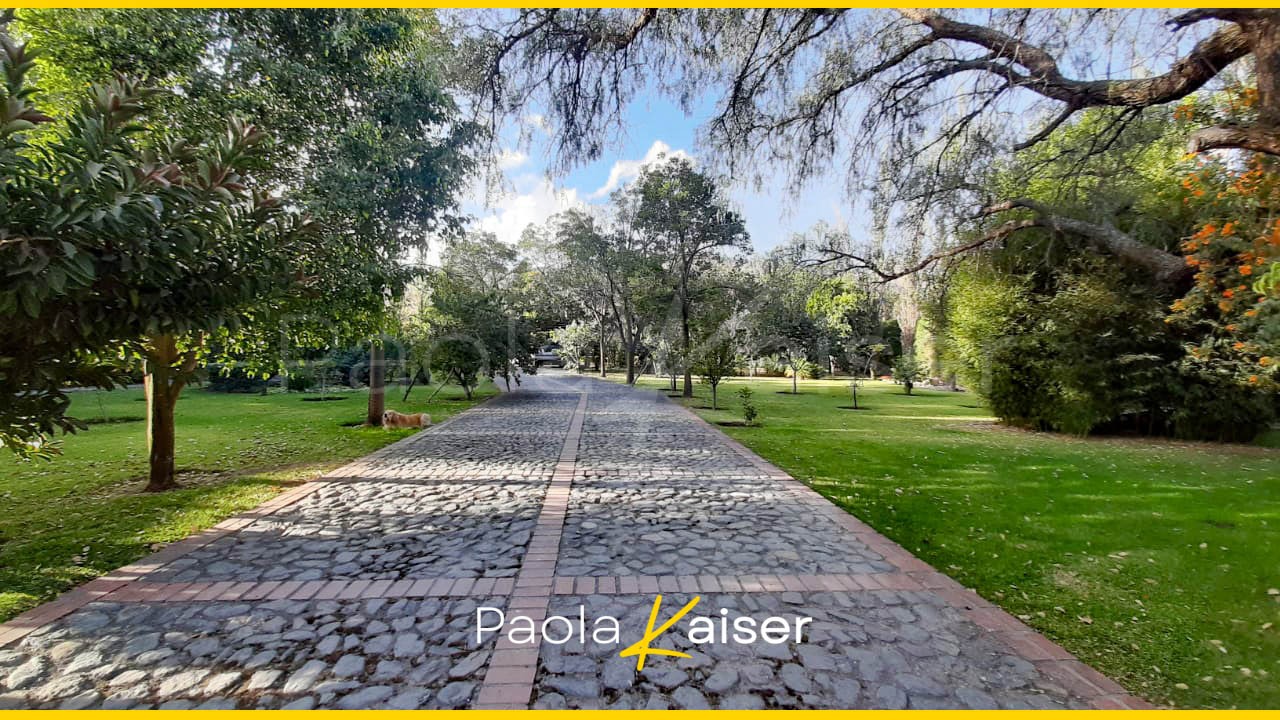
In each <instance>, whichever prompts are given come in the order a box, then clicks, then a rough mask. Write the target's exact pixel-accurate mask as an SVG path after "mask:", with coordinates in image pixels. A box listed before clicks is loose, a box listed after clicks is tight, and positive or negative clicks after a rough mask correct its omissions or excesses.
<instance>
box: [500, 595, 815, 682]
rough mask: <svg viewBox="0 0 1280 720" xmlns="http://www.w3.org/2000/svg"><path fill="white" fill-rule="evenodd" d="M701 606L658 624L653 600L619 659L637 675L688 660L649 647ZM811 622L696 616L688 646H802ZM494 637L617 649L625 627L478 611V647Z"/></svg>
mask: <svg viewBox="0 0 1280 720" xmlns="http://www.w3.org/2000/svg"><path fill="white" fill-rule="evenodd" d="M701 600H702V596H697V597H694V598H693V599H692V600H690V601H689V602H687V603H685V605H684V607H682V608H680V609H679V610H678V611H676V613H675V614H674V615H672V616H671V617H670V618H668V619H667V620H666V621H664V622H663V623H662V624H660V625H659V624H658V615H659V613H661V611H662V596H661V595H659V596H657V597H656V598H654V601H653V609H652V610H650V612H649V622H648V623H646V625H645V628H644V633H643V635H642V636H641V638H640V639H639V640H638V641H636V642H634V643H632V644H631V645H628V646H627V647H626V648H624V649H623V650H622V652H620V653H618V655H619V656H621V657H633V656H634V657H635V658H636V669H637V670H643V669H644V661H645V658H646V657H647V656H649V655H666V656H669V657H681V658H687V657H689V655H688V654H687V653H683V652H680V651H679V650H668V649H666V648H656V647H651V644H652V643H653V642H654V641H655V640H657V639H658V638H659V637H661V636H662V635H663V633H665V632H667V631H668V630H670V629H671V628H672V627H674V626H675V625H676V623H678V622H679V621H680V620H681V619H683V618H684V616H685V615H688V614H689V611H691V610H693V608H694V607H696V606H697V605H698V603H699V601H701ZM811 622H813V618H811V617H807V616H806V617H801V616H797V617H792V618H786V617H781V616H777V615H771V616H769V617H766V618H764V619H763V620H756V619H755V618H752V617H747V616H739V617H735V618H732V619H730V618H729V610H728V609H727V608H720V610H719V612H718V613H714V614H712V615H696V616H693V617H691V618H689V620H688V622H687V623H685V627H684V628H683V629H684V632H685V636H686V637H687V638H688V639H689V642H690V643H692V644H694V645H706V644H708V643H735V644H738V645H750V644H752V643H755V642H758V641H763V642H766V643H769V644H770V645H782V644H784V643H787V642H797V643H798V642H802V641H803V637H804V627H805V625H808V624H809V623H811ZM493 633H505V635H506V638H507V640H508V642H511V643H512V644H515V645H532V644H534V643H537V642H538V640H539V638H541V640H542V642H545V643H550V644H552V645H563V644H565V643H567V642H570V641H577V642H580V643H582V644H586V643H588V642H594V643H598V644H601V645H616V644H619V643H620V642H622V625H621V623H619V622H618V619H617V618H615V617H613V616H612V615H601V616H599V617H595V618H591V620H590V621H588V619H587V611H586V608H585V607H583V606H582V605H579V606H578V613H577V617H569V616H565V615H552V616H550V617H548V618H546V619H544V620H542V621H541V622H539V621H537V620H534V619H533V618H531V617H529V616H528V615H512V616H510V617H508V616H507V614H506V613H504V612H503V611H502V610H500V609H498V608H495V607H478V608H476V642H484V640H485V639H486V638H488V637H489V636H490V635H491V634H493Z"/></svg>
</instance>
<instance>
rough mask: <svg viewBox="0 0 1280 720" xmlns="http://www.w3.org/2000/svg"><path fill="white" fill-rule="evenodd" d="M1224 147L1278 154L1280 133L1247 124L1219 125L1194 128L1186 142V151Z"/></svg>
mask: <svg viewBox="0 0 1280 720" xmlns="http://www.w3.org/2000/svg"><path fill="white" fill-rule="evenodd" d="M1225 148H1232V149H1238V150H1252V151H1254V152H1260V153H1266V154H1268V155H1280V133H1277V132H1276V131H1275V130H1268V129H1264V128H1260V127H1251V126H1247V125H1219V126H1217V127H1208V128H1201V129H1200V130H1196V131H1195V132H1193V133H1191V139H1190V141H1189V142H1188V143H1187V151H1188V152H1193V153H1197V152H1200V151H1202V150H1217V149H1225Z"/></svg>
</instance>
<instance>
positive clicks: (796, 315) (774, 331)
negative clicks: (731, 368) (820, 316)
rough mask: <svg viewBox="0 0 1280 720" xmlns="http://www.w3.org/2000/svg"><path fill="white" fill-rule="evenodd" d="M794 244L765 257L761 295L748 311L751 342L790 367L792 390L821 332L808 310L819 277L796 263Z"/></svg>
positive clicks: (795, 389) (794, 391)
mask: <svg viewBox="0 0 1280 720" xmlns="http://www.w3.org/2000/svg"><path fill="white" fill-rule="evenodd" d="M796 250H797V248H796V247H795V246H794V245H792V246H783V247H781V248H777V249H775V250H774V251H773V252H772V253H771V254H770V256H769V257H768V258H767V260H766V261H765V263H764V265H763V268H762V273H761V275H762V277H761V280H760V287H761V291H760V295H759V296H758V297H757V298H756V299H755V301H754V304H753V307H752V312H751V316H750V318H751V337H752V340H751V342H752V345H753V346H754V348H755V349H756V351H757V352H758V353H776V354H777V355H779V356H780V357H781V358H782V360H783V361H784V362H785V363H786V365H787V367H788V368H790V370H791V392H792V393H798V392H800V388H799V378H800V375H801V374H802V373H803V369H804V367H805V365H806V364H807V363H808V362H809V359H810V358H811V357H813V356H814V355H815V354H816V352H817V348H818V344H819V341H820V339H821V336H822V333H821V329H820V328H819V326H818V323H817V322H816V321H815V320H814V319H813V316H812V315H811V314H810V313H809V310H808V301H809V296H810V295H811V294H812V293H813V291H814V288H815V287H816V285H817V282H818V278H817V277H816V276H815V275H814V274H813V273H812V272H809V271H808V270H807V269H805V268H802V267H799V266H798V265H797V256H796Z"/></svg>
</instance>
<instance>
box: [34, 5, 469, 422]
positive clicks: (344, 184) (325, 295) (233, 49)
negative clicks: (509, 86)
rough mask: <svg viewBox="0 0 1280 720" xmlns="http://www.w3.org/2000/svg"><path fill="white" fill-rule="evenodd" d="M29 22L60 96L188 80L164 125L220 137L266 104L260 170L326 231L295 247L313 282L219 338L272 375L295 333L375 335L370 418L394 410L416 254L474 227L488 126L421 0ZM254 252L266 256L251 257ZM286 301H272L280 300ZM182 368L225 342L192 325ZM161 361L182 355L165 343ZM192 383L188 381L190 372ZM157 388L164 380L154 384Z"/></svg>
mask: <svg viewBox="0 0 1280 720" xmlns="http://www.w3.org/2000/svg"><path fill="white" fill-rule="evenodd" d="M19 27H20V30H21V32H23V33H24V34H26V35H28V36H30V37H32V38H34V39H35V40H37V41H38V42H40V43H41V44H42V45H43V46H44V47H45V48H47V51H48V52H47V54H46V56H45V59H44V60H43V61H42V64H41V67H40V72H41V73H42V75H44V76H47V77H49V78H50V79H51V82H53V83H54V85H55V87H53V88H52V90H53V92H52V93H51V94H52V100H53V101H54V102H55V103H63V104H65V103H68V102H70V101H69V100H68V98H69V97H71V95H72V94H73V93H74V92H75V89H76V88H78V87H83V86H84V85H85V84H87V83H89V82H94V81H98V80H101V79H106V78H109V77H110V76H111V74H112V73H113V72H121V71H125V72H129V73H132V74H135V75H138V76H142V77H146V78H148V80H149V82H151V83H152V84H154V85H156V86H158V87H161V88H165V89H169V90H172V92H170V93H164V94H160V95H157V96H156V98H155V99H154V100H153V102H152V105H154V111H155V115H154V117H153V118H152V119H151V123H152V124H153V126H155V127H157V128H161V127H162V128H165V129H166V130H167V131H168V132H170V133H172V134H173V135H175V136H178V137H182V136H187V137H207V136H209V135H210V134H211V133H213V132H216V125H217V122H218V118H220V117H225V116H226V115H228V114H232V115H237V116H248V117H253V118H255V119H256V120H258V121H259V123H260V126H262V127H264V128H265V129H267V130H268V131H269V132H270V134H271V136H272V138H273V142H271V143H269V144H263V145H262V146H261V147H260V148H259V152H260V153H261V156H262V159H263V162H262V163H261V166H260V167H259V168H258V169H257V170H256V177H257V178H258V179H259V180H260V181H261V182H263V183H266V184H269V185H270V186H272V187H278V188H281V189H283V190H284V191H285V192H287V193H288V195H289V197H290V202H291V203H292V204H294V205H301V206H302V207H303V208H304V209H305V210H306V211H307V212H308V213H309V214H310V215H311V216H313V217H314V218H315V219H316V225H315V227H316V234H317V235H318V236H321V237H320V239H318V240H317V241H315V242H311V243H309V244H308V245H306V246H305V247H298V248H295V252H294V255H293V257H292V258H291V262H290V266H291V268H292V269H293V272H294V274H295V280H297V284H300V285H302V286H303V288H302V291H300V292H295V293H290V294H289V295H287V296H286V297H284V298H281V299H279V300H278V301H277V302H274V303H272V304H270V305H263V306H260V307H259V308H258V311H257V312H255V314H254V315H253V316H252V319H253V321H254V322H253V323H252V324H251V325H252V330H251V331H247V330H246V328H247V327H249V325H248V324H245V323H241V324H240V326H237V327H231V326H229V325H228V326H223V327H222V328H221V329H220V331H219V333H220V336H219V338H218V343H217V345H218V346H219V347H222V348H226V349H228V351H229V352H231V351H234V352H235V353H236V354H238V355H239V356H240V357H241V358H247V359H249V360H250V365H251V367H250V369H252V370H255V371H259V372H264V373H265V372H268V371H269V370H270V369H273V368H275V367H278V366H279V364H280V363H281V362H283V361H284V360H286V359H287V358H286V357H285V355H286V353H287V352H288V347H286V346H285V345H284V344H283V343H280V344H277V343H273V342H270V341H268V338H271V337H272V336H273V335H274V333H271V334H268V333H266V332H265V330H266V327H267V326H268V323H270V322H273V321H277V320H278V321H281V323H282V324H280V325H279V327H278V329H279V331H280V332H279V336H280V337H281V338H287V339H288V340H289V341H290V342H289V345H291V346H302V347H306V346H311V347H315V346H322V347H328V346H331V345H332V344H334V343H335V342H336V343H337V344H338V345H346V344H349V343H351V342H353V341H355V340H357V339H366V340H369V339H372V342H371V343H370V347H371V362H370V369H371V373H370V375H371V378H370V379H371V380H372V383H371V392H370V407H369V410H370V415H371V417H370V421H380V416H381V408H382V398H383V391H382V382H381V379H382V377H383V375H384V373H385V361H384V360H383V351H382V342H381V338H382V337H383V335H384V334H385V333H386V332H387V331H388V330H389V329H390V327H391V325H392V319H393V318H392V314H391V313H390V309H391V308H392V307H394V301H395V298H396V297H398V296H399V294H400V293H401V292H402V291H403V289H404V287H405V284H406V283H407V282H408V280H409V279H411V278H412V277H413V276H414V269H413V268H412V267H410V266H407V265H405V264H404V263H403V259H404V257H405V256H406V255H408V254H409V253H410V252H411V251H412V250H415V249H418V248H420V247H421V245H422V243H423V242H424V241H425V238H426V237H428V236H430V235H432V234H448V233H450V232H453V231H454V230H456V228H457V227H458V223H459V221H458V218H457V217H456V216H455V215H454V213H453V212H452V209H453V208H454V207H456V195H457V193H458V192H459V191H460V189H461V187H462V183H463V182H464V181H465V179H466V175H467V173H468V171H469V169H470V160H469V157H468V148H469V145H470V143H471V142H472V141H473V140H474V139H475V128H474V126H471V125H469V124H467V123H463V122H460V121H459V120H458V117H457V108H456V107H455V106H454V104H453V102H452V100H451V98H449V96H448V95H447V94H446V93H444V92H443V91H442V89H441V88H442V80H441V78H439V77H438V75H437V73H436V70H435V68H436V67H438V66H439V63H436V62H433V60H438V59H439V57H441V53H442V52H443V42H442V41H441V39H440V35H439V28H438V25H437V24H436V23H435V20H434V17H433V16H432V15H431V14H430V13H426V12H418V11H405V10H330V9H318V10H301V11H295V10H276V9H271V10H217V11H214V10H207V11H206V10H187V11H167V10H150V9H138V10H133V9H131V10H87V11H79V10H77V11H65V10H40V11H24V12H23V16H22V21H21V23H20V24H19ZM246 257H251V256H246ZM268 308H269V309H270V312H266V311H265V310H266V309H268ZM171 346H172V347H174V348H177V350H176V353H177V355H176V359H174V361H173V362H171V363H169V366H168V367H169V370H168V373H169V374H170V375H171V376H174V377H176V376H184V377H186V378H188V379H189V377H190V376H191V372H190V369H192V368H194V367H195V366H197V365H199V364H200V363H201V362H202V360H203V359H204V356H205V353H204V351H203V350H202V349H201V348H206V347H209V343H206V342H205V341H204V338H202V337H199V336H194V335H192V336H183V335H182V334H179V335H176V336H175V337H174V338H173V342H172V343H169V342H167V341H166V342H163V343H159V344H158V345H157V347H160V348H169V347H171ZM152 356H153V357H152V358H151V362H150V363H149V367H150V368H156V367H159V366H160V364H161V363H164V362H166V360H165V357H164V353H159V354H158V353H156V352H153V353H152ZM184 382H185V380H184ZM148 387H149V388H152V387H154V388H159V387H161V385H160V384H159V383H156V384H151V383H149V384H148Z"/></svg>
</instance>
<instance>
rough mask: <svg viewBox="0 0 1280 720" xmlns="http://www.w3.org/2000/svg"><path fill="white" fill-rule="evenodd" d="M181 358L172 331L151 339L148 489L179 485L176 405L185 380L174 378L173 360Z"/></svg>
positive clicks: (147, 386) (146, 382)
mask: <svg viewBox="0 0 1280 720" xmlns="http://www.w3.org/2000/svg"><path fill="white" fill-rule="evenodd" d="M177 359H178V349H177V340H176V338H174V336H172V335H158V336H155V337H152V338H150V339H149V347H148V351H147V374H146V377H145V378H144V382H143V386H144V388H145V393H146V399H147V449H148V463H149V468H150V470H149V474H148V477H147V487H146V491H147V492H163V491H165V490H172V489H174V488H176V487H178V478H177V474H176V472H175V469H174V437H175V435H176V431H175V427H174V408H175V407H176V406H177V403H178V394H179V393H180V392H181V391H182V383H181V380H179V379H175V378H174V367H173V364H174V363H175V362H176V361H177Z"/></svg>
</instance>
